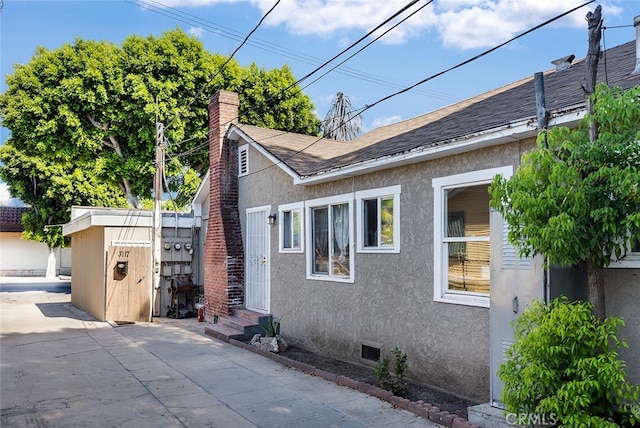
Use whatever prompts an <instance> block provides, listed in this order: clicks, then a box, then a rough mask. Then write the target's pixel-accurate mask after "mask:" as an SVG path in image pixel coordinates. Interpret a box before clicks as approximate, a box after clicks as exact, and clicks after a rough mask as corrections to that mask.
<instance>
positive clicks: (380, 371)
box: [373, 358, 391, 385]
mask: <svg viewBox="0 0 640 428" xmlns="http://www.w3.org/2000/svg"><path fill="white" fill-rule="evenodd" d="M373 370H374V372H375V374H376V381H377V382H378V384H380V385H381V384H383V383H385V382H387V381H388V380H389V377H390V376H391V372H389V359H388V358H383V359H382V360H380V362H379V363H378V364H377V365H376V367H375V368H374V369H373Z"/></svg>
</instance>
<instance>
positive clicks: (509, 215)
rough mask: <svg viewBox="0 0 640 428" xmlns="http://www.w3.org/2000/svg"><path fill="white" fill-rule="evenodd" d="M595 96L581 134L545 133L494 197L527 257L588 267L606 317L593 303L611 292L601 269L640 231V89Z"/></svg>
mask: <svg viewBox="0 0 640 428" xmlns="http://www.w3.org/2000/svg"><path fill="white" fill-rule="evenodd" d="M594 97H595V98H594V100H595V102H594V111H593V114H591V115H587V116H586V117H585V118H584V119H583V120H582V121H581V122H580V125H579V127H578V128H577V129H569V128H566V127H555V128H552V129H550V130H548V131H543V132H541V133H540V134H539V135H538V140H537V148H535V149H534V150H532V151H530V152H528V153H526V154H525V155H524V156H523V157H522V163H521V165H520V166H519V168H518V170H517V171H516V173H515V174H514V175H513V176H512V177H511V178H510V179H509V180H507V179H505V178H504V177H502V176H498V177H496V178H495V180H494V181H493V183H492V185H491V187H490V192H491V195H492V202H491V206H492V207H494V208H495V209H497V210H498V211H500V213H501V214H502V216H503V217H504V218H505V220H506V222H507V223H508V225H509V241H510V242H511V243H512V244H514V245H515V246H517V247H518V248H519V250H520V254H521V255H524V256H532V255H535V254H542V255H544V256H545V257H546V258H547V259H548V261H549V262H550V263H554V264H559V265H561V266H571V265H575V264H577V263H579V262H586V263H587V265H588V271H589V294H590V298H589V299H590V301H591V303H592V304H593V305H594V310H595V311H596V312H597V315H598V316H599V317H600V318H602V317H603V315H604V301H602V302H597V301H594V300H593V296H592V287H599V288H602V287H603V282H602V281H603V280H602V275H601V269H602V268H604V267H607V266H609V264H610V263H611V262H612V260H613V259H614V258H620V257H623V256H624V255H625V253H626V252H627V251H628V250H629V243H630V242H631V240H632V239H633V237H634V236H639V235H638V232H640V106H639V103H640V88H638V87H636V88H632V89H630V90H628V91H622V90H620V89H619V88H614V89H611V88H609V87H608V86H607V85H605V84H599V85H598V86H597V87H596V91H595V94H594ZM592 123H595V124H596V125H597V128H598V133H597V139H596V140H595V141H593V142H591V141H590V138H589V125H590V124H592ZM593 281H596V282H599V285H596V284H595V283H594V282H593ZM600 306H602V307H600Z"/></svg>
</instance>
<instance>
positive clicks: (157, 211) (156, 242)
mask: <svg viewBox="0 0 640 428" xmlns="http://www.w3.org/2000/svg"><path fill="white" fill-rule="evenodd" d="M162 174H164V125H163V124H162V123H160V122H156V175H155V183H154V186H153V187H154V190H155V199H154V204H153V281H151V284H152V285H151V290H150V300H151V301H150V302H149V305H150V308H149V322H151V321H153V315H154V313H153V312H154V310H153V309H154V302H155V297H156V295H157V293H158V290H160V281H161V277H160V258H161V256H162V249H161V245H162ZM176 224H177V223H176Z"/></svg>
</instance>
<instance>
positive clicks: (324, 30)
mask: <svg viewBox="0 0 640 428" xmlns="http://www.w3.org/2000/svg"><path fill="white" fill-rule="evenodd" d="M239 2H248V3H251V4H253V5H254V6H256V7H257V8H259V9H260V11H261V13H263V14H264V13H266V12H267V11H268V10H269V9H271V7H272V6H273V4H274V3H273V0H163V2H162V3H163V4H165V5H167V6H171V7H190V6H194V7H195V6H211V5H215V4H221V3H239ZM616 2H617V0H608V1H606V0H605V1H602V2H601V4H602V8H603V15H604V16H614V15H619V14H620V13H621V12H622V9H621V8H620V7H617V6H616ZM406 3H407V2H406V0H281V2H280V4H278V5H277V6H276V8H275V9H274V10H273V12H271V14H270V15H269V17H268V18H267V20H266V21H265V25H270V26H283V27H284V28H285V29H286V30H287V31H289V32H290V33H291V34H295V35H316V36H321V37H338V38H339V39H340V40H341V43H344V41H345V40H347V36H346V34H347V33H349V32H357V33H358V34H364V33H365V32H367V31H370V30H371V29H373V28H374V27H376V26H377V25H378V24H380V23H381V22H382V21H384V20H386V19H387V18H388V17H390V16H391V15H393V14H394V13H396V12H397V11H398V10H400V9H402V8H403V7H404V6H405V5H406ZM423 4H424V3H422V2H421V3H418V4H417V5H414V6H413V7H412V8H410V9H409V11H408V12H405V15H403V16H406V14H408V13H410V12H411V11H414V10H415V9H417V8H418V7H419V6H421V5H423ZM579 4H580V0H439V1H434V2H433V3H431V4H429V5H428V6H426V7H425V8H424V9H422V10H421V11H420V12H418V13H417V14H416V15H414V16H413V17H411V18H409V19H408V20H407V21H406V22H404V23H402V24H400V25H399V26H398V27H396V28H394V29H393V30H391V31H390V32H389V33H388V34H386V35H385V36H384V37H383V38H381V39H380V42H381V43H387V44H399V43H403V42H405V41H407V40H408V39H409V38H412V37H417V36H419V35H421V34H423V33H424V32H427V31H433V30H435V31H437V32H438V33H439V36H440V39H441V40H442V43H443V44H444V45H445V46H447V47H454V48H458V49H463V50H464V49H473V48H482V47H491V46H494V45H496V44H498V43H501V42H503V41H505V40H507V39H509V38H511V37H513V36H515V35H517V34H518V33H521V32H523V31H526V30H527V29H529V28H531V27H533V26H535V25H538V24H540V23H542V22H544V21H546V20H548V19H550V18H553V17H555V16H557V15H560V14H561V13H563V12H566V11H568V10H570V9H572V8H574V7H576V6H577V5H579ZM594 8H595V5H593V4H592V5H589V6H586V7H584V8H581V9H578V10H577V11H575V12H573V13H572V14H570V15H568V16H565V17H564V18H562V19H560V20H558V21H556V22H555V23H554V24H553V25H555V26H562V27H570V28H580V27H583V28H585V30H586V23H585V15H586V13H587V12H588V11H589V10H593V9H594ZM396 22H397V21H396ZM393 23H394V22H392V23H391V25H393ZM348 39H353V34H350V35H349V36H348ZM354 40H355V39H354Z"/></svg>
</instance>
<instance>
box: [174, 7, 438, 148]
mask: <svg viewBox="0 0 640 428" xmlns="http://www.w3.org/2000/svg"><path fill="white" fill-rule="evenodd" d="M419 1H420V0H411V1H410V2H409V3H408V4H407V5H405V6H404V7H403V8H402V9H400V10H398V11H397V12H395V13H394V14H393V15H391V16H390V17H388V18H387V19H385V20H384V21H383V22H382V23H380V24H378V25H377V26H376V27H375V28H373V29H372V30H370V31H369V32H367V33H366V34H365V35H364V36H362V37H360V38H359V39H358V40H357V41H355V42H354V43H352V44H351V45H349V46H348V47H346V48H345V49H343V50H342V51H340V52H339V53H338V54H336V55H334V56H333V57H332V58H331V59H329V60H328V61H325V62H324V63H323V64H321V65H320V66H318V67H316V68H315V69H314V70H313V71H312V72H310V73H308V74H307V75H306V76H304V77H302V78H300V79H298V80H297V81H295V82H294V83H292V84H290V85H289V86H287V87H286V88H283V89H280V90H279V91H278V93H277V94H275V95H273V96H271V97H270V98H269V99H267V100H266V101H265V103H266V104H267V105H269V104H271V103H272V102H274V100H275V99H276V98H278V96H279V95H280V94H282V93H285V92H287V91H288V90H289V89H291V88H293V87H295V86H297V85H299V84H300V83H301V82H303V81H304V80H305V79H307V78H309V77H310V76H312V75H313V74H315V73H317V72H318V71H320V70H322V69H323V68H324V67H326V66H327V65H329V64H331V63H332V62H333V61H335V60H336V59H337V58H339V57H340V56H342V55H343V54H345V53H346V52H348V51H349V50H351V49H352V48H353V47H355V46H356V45H358V44H359V43H360V42H362V41H363V40H365V39H366V38H367V37H369V36H370V35H372V34H374V33H375V32H376V31H378V30H379V29H380V28H382V27H383V26H385V25H386V24H388V23H389V22H390V21H392V20H393V19H395V18H397V17H398V16H399V15H401V14H402V13H404V12H405V11H407V10H409V9H410V8H411V7H412V6H413V5H415V4H416V3H418V2H419ZM432 1H433V0H429V1H428V2H427V3H426V4H425V5H424V6H421V7H420V8H419V9H418V10H416V11H414V12H413V13H411V14H410V15H409V16H407V17H405V18H404V19H402V20H401V21H400V22H399V23H397V24H395V25H394V26H392V27H391V28H390V29H388V30H386V31H385V32H384V33H382V35H380V36H378V37H377V38H376V39H374V40H373V41H372V42H370V43H368V44H367V45H365V46H364V47H363V48H361V49H359V50H358V51H357V52H355V53H354V54H352V55H351V56H349V57H348V58H347V59H345V60H344V61H342V62H341V63H340V64H343V63H344V62H346V61H347V60H349V59H350V58H353V57H354V56H355V55H357V54H358V53H360V52H362V51H363V50H364V49H365V48H367V47H368V46H370V45H371V44H372V43H373V42H375V41H376V40H378V39H379V38H380V37H382V36H384V35H385V34H387V33H388V32H389V31H391V30H392V29H393V28H396V27H397V26H398V25H399V24H401V23H402V22H404V21H406V20H407V19H408V18H410V17H411V16H413V15H415V14H416V13H417V12H419V11H420V10H422V9H423V8H424V7H425V6H427V5H429V4H430V3H431V2H432ZM265 16H266V15H265ZM261 22H262V20H261ZM235 52H237V49H236V51H234V53H235ZM225 64H226V63H225ZM340 64H338V65H337V66H336V67H338V66H340ZM334 68H335V67H334ZM330 71H331V70H329V72H330ZM326 74H328V72H327V73H325V74H323V75H322V76H320V77H319V78H318V79H316V80H314V82H316V81H317V80H319V79H320V78H322V77H324V76H325V75H326ZM312 83H313V82H312ZM310 84H311V83H310ZM310 84H309V85H310ZM309 85H307V86H309ZM300 91H301V90H300ZM201 93H202V90H201V91H200V92H199V93H198V95H197V96H199V95H200V94H201ZM197 96H196V97H195V98H197ZM195 98H194V100H195ZM235 119H237V117H236V118H235ZM228 123H229V122H228ZM225 124H226V123H225ZM214 131H217V130H211V129H210V130H209V133H208V139H209V138H211V133H212V132H214ZM208 139H207V140H208ZM181 143H182V142H180V143H178V144H181ZM193 151H194V150H193V149H192V150H191V151H190V152H191V153H193ZM183 155H184V153H182V154H180V155H179V156H183ZM174 157H177V156H174Z"/></svg>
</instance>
